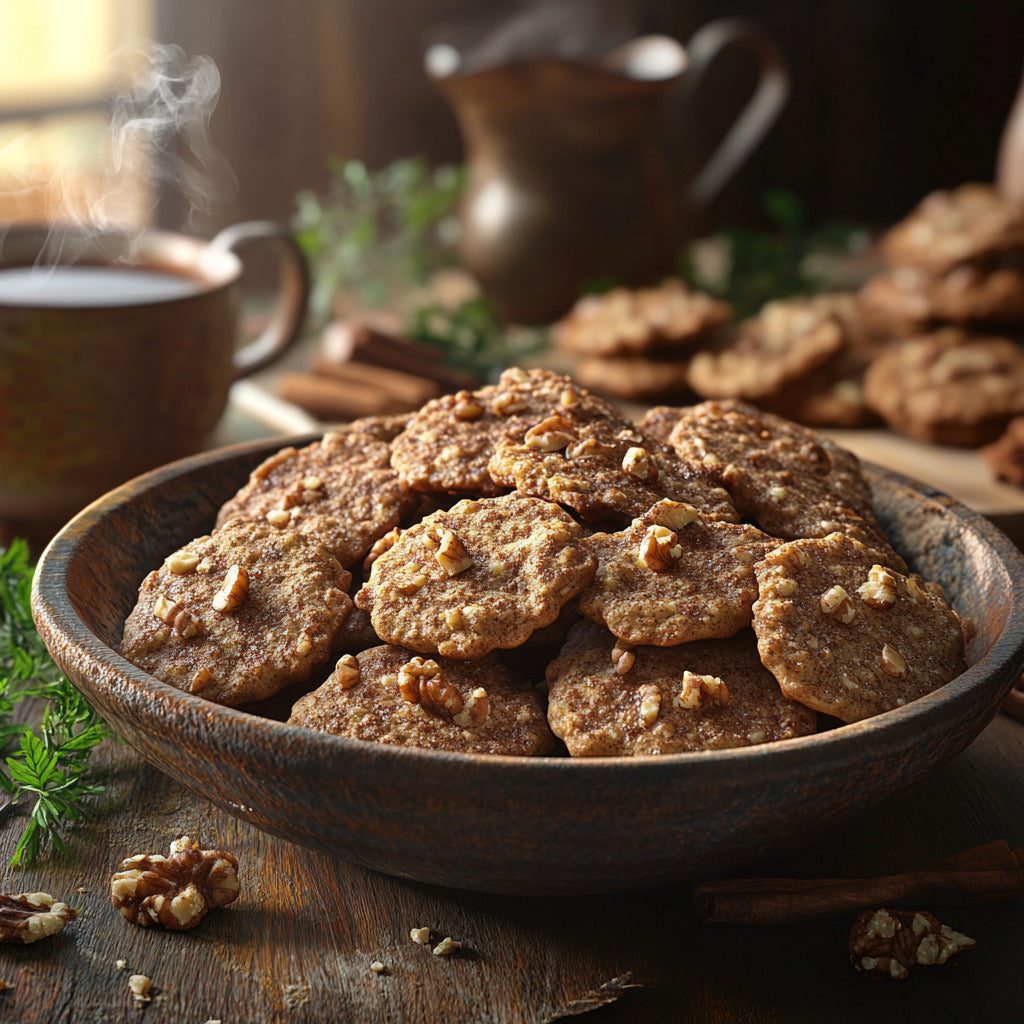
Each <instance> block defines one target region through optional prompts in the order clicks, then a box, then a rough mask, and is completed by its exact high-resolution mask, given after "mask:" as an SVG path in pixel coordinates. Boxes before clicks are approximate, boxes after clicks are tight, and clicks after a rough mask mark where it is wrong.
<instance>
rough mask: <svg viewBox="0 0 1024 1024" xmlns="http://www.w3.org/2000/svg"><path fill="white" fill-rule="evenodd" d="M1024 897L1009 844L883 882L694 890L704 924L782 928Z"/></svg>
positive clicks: (1021, 861) (1020, 861)
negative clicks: (872, 912) (875, 910)
mask: <svg viewBox="0 0 1024 1024" xmlns="http://www.w3.org/2000/svg"><path fill="white" fill-rule="evenodd" d="M1022 895H1024V849H1017V850H1012V849H1010V846H1009V844H1007V843H1006V842H1004V841H1003V840H999V841H997V842H994V843H987V844H985V845H984V846H979V847H974V848H972V849H970V850H965V851H963V852H962V853H959V854H956V855H955V856H953V857H950V858H948V859H947V860H944V861H941V862H939V863H938V864H934V865H932V866H930V867H927V868H922V869H920V870H918V871H910V872H906V873H903V874H897V875H886V876H883V877H881V878H732V879H717V880H712V881H707V882H701V883H698V884H697V885H695V886H694V892H693V898H694V906H695V907H696V909H697V913H698V915H699V916H700V917H702V918H703V919H704V920H706V921H716V922H723V923H731V924H784V923H789V922H792V921H806V920H810V919H812V918H822V917H834V916H844V915H848V914H851V913H853V914H856V913H859V912H860V911H862V910H866V909H869V908H872V907H883V906H914V907H921V906H928V905H931V904H936V903H976V902H983V901H987V900H997V899H1012V898H1014V897H1019V896H1022Z"/></svg>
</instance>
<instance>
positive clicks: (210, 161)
mask: <svg viewBox="0 0 1024 1024" xmlns="http://www.w3.org/2000/svg"><path fill="white" fill-rule="evenodd" d="M110 61H111V66H112V67H114V68H116V69H119V71H120V75H121V84H119V85H118V87H117V93H116V95H115V96H113V97H112V99H111V101H110V104H109V108H108V109H109V117H108V123H107V130H106V131H105V133H104V136H103V138H102V140H101V143H100V145H99V147H98V148H96V147H93V149H92V150H91V151H90V152H85V151H79V152H77V153H75V154H74V155H73V156H72V157H70V158H68V159H66V160H65V161H64V162H63V163H61V164H55V163H54V162H53V160H52V157H51V159H50V160H49V161H48V162H47V163H46V164H45V166H43V165H40V164H39V163H38V162H36V161H34V160H33V159H31V158H30V153H31V152H32V151H33V147H32V146H31V143H32V140H33V136H34V135H35V134H37V133H33V132H26V133H23V134H22V135H20V136H18V137H17V138H16V139H14V141H13V142H11V143H9V144H8V145H7V146H5V147H2V148H0V168H3V169H4V171H5V179H4V181H3V183H2V184H0V190H2V193H3V195H4V198H6V199H8V200H13V201H15V202H17V201H18V200H19V199H20V200H21V202H22V205H23V206H28V205H29V204H30V203H31V206H32V207H35V208H36V209H37V210H38V208H39V207H40V205H41V201H42V199H43V197H47V200H46V203H45V220H46V223H47V224H48V225H49V226H50V227H51V228H55V227H58V226H74V227H75V228H77V229H78V230H77V231H76V232H75V237H76V239H78V240H79V242H78V244H79V245H80V247H81V251H74V252H72V251H69V249H68V242H67V239H66V237H65V238H64V239H63V241H58V237H59V236H60V232H57V231H51V232H50V236H51V241H50V245H49V246H48V247H47V249H48V251H47V252H46V253H45V254H44V255H43V260H44V262H46V263H55V262H61V261H68V260H73V259H74V258H76V257H79V256H81V255H84V253H85V251H87V250H90V249H91V247H92V243H93V240H94V239H96V238H98V237H99V235H100V234H101V233H102V232H106V231H111V230H115V231H118V232H127V233H128V234H129V235H136V234H138V233H139V232H140V231H141V230H142V229H144V228H146V227H149V226H151V225H152V224H153V223H154V222H155V220H156V213H157V209H158V207H159V208H160V211H161V214H162V217H161V219H162V220H163V221H164V222H165V224H166V226H168V227H170V228H173V229H178V230H182V231H186V232H194V233H195V232H201V231H202V222H203V220H204V218H206V217H208V216H209V215H210V214H211V212H212V211H213V210H214V209H215V207H216V205H217V204H218V203H219V202H222V201H223V200H225V199H227V198H229V197H230V196H231V195H232V194H233V193H234V191H235V190H236V188H237V180H236V178H235V175H234V173H233V172H232V170H231V168H230V166H229V165H228V163H227V161H226V160H225V159H224V158H223V156H222V155H221V154H220V153H219V152H218V151H217V150H216V148H215V147H214V145H213V143H212V141H211V135H210V119H211V117H212V115H213V112H214V110H215V109H216V106H217V101H218V99H219V97H220V84H221V83H220V72H219V71H218V70H217V66H216V64H215V63H214V62H213V61H212V60H211V59H210V58H209V57H202V56H200V57H189V56H188V55H186V54H185V52H184V51H183V50H182V49H181V48H180V47H179V46H175V45H161V44H139V45H136V46H133V47H132V48H130V49H125V50H121V51H119V52H118V53H116V54H113V55H111V58H110ZM167 211H173V212H174V214H175V216H174V218H173V219H174V222H173V223H166V222H167V220H168V217H167V215H166V212H167ZM36 219H38V216H37V217H36ZM0 241H2V235H0ZM58 248H59V250H60V251H55V250H57V249H58Z"/></svg>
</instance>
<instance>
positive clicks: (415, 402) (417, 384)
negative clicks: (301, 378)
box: [313, 356, 441, 409]
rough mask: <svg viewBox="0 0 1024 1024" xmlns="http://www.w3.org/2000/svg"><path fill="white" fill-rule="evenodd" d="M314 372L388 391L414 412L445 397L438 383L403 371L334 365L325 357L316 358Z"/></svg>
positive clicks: (353, 364)
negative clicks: (424, 404) (433, 399)
mask: <svg viewBox="0 0 1024 1024" xmlns="http://www.w3.org/2000/svg"><path fill="white" fill-rule="evenodd" d="M313 372H314V373H316V374H319V375H320V376H322V377H330V378H332V379H334V380H340V381H343V382H344V383H346V384H354V385H357V386H364V387H368V388H370V389H372V390H375V391H384V392H386V393H387V394H388V395H389V396H390V397H391V398H392V399H393V400H394V401H395V402H401V403H404V404H405V405H406V406H407V407H408V408H410V409H417V408H419V406H421V405H423V403H424V402H426V401H429V399H431V398H436V397H437V396H438V395H439V394H440V393H441V388H440V385H439V384H438V383H437V382H436V381H432V380H427V379H426V378H425V377H417V376H415V375H413V374H411V373H404V372H402V371H401V370H388V369H385V368H384V367H383V366H368V365H367V364H366V363H332V362H329V361H328V360H326V359H324V358H323V357H322V356H316V357H315V358H314V359H313Z"/></svg>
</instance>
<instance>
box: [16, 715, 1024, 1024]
mask: <svg viewBox="0 0 1024 1024" xmlns="http://www.w3.org/2000/svg"><path fill="white" fill-rule="evenodd" d="M105 758H106V760H107V762H108V763H109V773H108V779H107V781H108V784H109V787H110V788H109V796H108V797H107V798H106V800H105V802H104V805H103V808H102V814H101V816H100V818H99V819H98V820H96V821H95V822H93V823H90V824H88V825H84V826H80V827H77V828H75V829H74V830H73V831H72V832H71V833H70V838H71V849H70V853H69V855H67V856H65V857H60V858H51V859H50V860H48V861H46V862H43V863H40V864H38V865H35V866H32V867H29V868H22V869H17V870H11V869H7V868H5V869H4V874H5V877H4V890H3V891H5V892H21V891H30V890H43V891H48V892H50V893H52V894H53V895H55V896H57V897H59V898H63V899H66V900H68V901H69V902H72V903H73V904H74V905H76V906H78V907H79V908H80V914H79V917H78V919H77V920H76V921H74V922H72V923H71V924H70V925H69V926H68V927H67V928H66V929H65V930H64V931H63V932H62V933H61V934H60V935H58V936H56V937H53V938H51V939H47V940H44V941H41V942H38V943H36V944H35V945H32V946H26V947H10V946H7V947H2V952H0V978H2V979H3V980H4V981H5V982H6V983H7V984H8V985H11V986H13V987H12V988H11V989H10V990H8V991H5V992H2V993H0V1020H4V1021H7V1020H11V1021H19V1022H23V1024H86V1022H100V1021H102V1022H105V1024H117V1022H121V1021H131V1022H138V1021H140V1020H142V1021H145V1022H146V1024H163V1022H168V1024H203V1022H205V1021H213V1020H219V1021H222V1022H223V1024H271V1022H273V1024H277V1022H281V1024H331V1022H337V1021H358V1022H367V1024H375V1022H406V1021H426V1022H432V1021H438V1022H441V1021H444V1022H450V1024H461V1022H466V1024H470V1022H472V1024H486V1022H495V1024H541V1022H548V1021H553V1020H557V1019H562V1018H565V1017H570V1016H574V1015H577V1014H582V1013H584V1012H589V1017H588V1019H589V1020H592V1021H593V1022H594V1024H612V1022H635V1024H641V1022H644V1024H647V1022H661V1021H686V1022H691V1024H698V1022H708V1024H711V1022H714V1024H725V1022H730V1024H731V1022H736V1021H749V1022H758V1024H774V1022H780V1024H781V1022H787V1024H788V1022H805V1021H806V1022H813V1024H821V1022H823V1021H830V1022H833V1021H835V1022H844V1021H849V1022H861V1021H871V1022H873V1024H885V1022H890V1021H891V1022H894V1024H897V1022H898V1024H904V1022H906V1021H908V1020H914V1021H927V1022H929V1024H941V1022H945V1021H949V1022H962V1021H972V1022H978V1024H989V1022H990V1024H1006V1022H1012V1021H1020V1020H1024V901H1020V900H1017V901H1013V900H1010V901H1004V902H995V903H987V904H975V905H970V906H950V907H935V906H933V907H925V908H916V909H928V910H931V911H932V912H934V913H936V916H938V917H939V919H940V920H941V921H943V922H944V923H948V924H950V925H951V926H952V927H954V928H956V929H957V930H960V931H963V932H965V933H966V934H968V935H970V936H972V937H974V938H975V939H976V940H977V943H978V944H977V947H976V948H974V949H972V950H968V951H965V952H963V953H961V954H959V956H958V957H955V958H954V959H953V960H952V961H951V962H950V963H949V964H947V965H946V966H944V967H929V968H924V967H921V968H916V969H915V970H914V971H912V972H911V975H910V977H909V978H908V979H906V980H905V981H902V982H889V981H875V980H871V979H868V978H866V977H864V976H862V975H860V974H858V973H857V972H856V971H855V970H854V969H853V968H852V967H851V966H850V963H849V961H848V957H847V945H846V943H847V931H848V929H849V926H850V923H851V921H850V918H849V917H846V916H844V917H841V918H839V919H835V920H831V919H830V920H823V921H817V922H813V923H803V924H788V925H774V926H760V927H749V926H735V925H711V924H706V923H702V922H700V921H698V920H696V918H695V913H694V911H693V909H692V902H691V900H692V891H691V886H690V885H678V886H672V887H669V888H662V889H659V890H656V891H652V892H638V893H631V894H625V895H622V894H620V895H614V896H600V895H595V896H580V897H575V896H574V897H561V898H551V897H544V898H524V897H515V898H513V897H505V896H486V895H478V894H472V893H464V892H455V891H446V890H442V889H438V888H432V887H428V886H424V885H419V884H415V883H411V882H406V881H401V880H397V879H393V878H388V877H385V876H382V875H377V874H374V873H372V872H370V871H367V870H364V869H362V868H359V867H354V866H350V865H348V864H345V863H343V862H341V861H336V860H333V859H332V858H330V857H328V856H324V855H320V854H315V853H311V852H308V851H306V850H304V849H301V848H299V847H296V846H293V845H291V844H289V843H288V842H285V841H284V840H281V839H278V838H274V837H271V836H268V835H265V834H263V833H261V832H259V831H257V830H256V829H254V828H253V827H251V826H249V825H247V824H244V823H243V822H241V821H239V820H237V819H235V818H233V817H232V816H230V815H228V814H227V813H225V812H222V811H220V810H216V809H214V808H212V807H211V806H210V805H209V804H207V803H205V802H204V801H203V800H202V799H201V798H200V797H199V796H196V795H194V794H193V793H191V792H189V791H187V790H185V789H183V788H181V787H180V786H179V785H177V784H176V783H173V782H171V781H169V780H168V779H167V778H166V777H164V776H163V775H161V774H160V773H159V772H158V771H156V770H154V769H153V768H151V767H149V766H148V765H146V764H145V763H144V762H142V761H141V760H140V759H139V758H138V757H137V756H136V755H135V754H134V753H133V752H132V751H131V750H129V749H128V748H126V747H124V746H120V745H118V744H115V743H113V742H111V743H110V744H108V745H107V749H106V750H105ZM19 831H20V823H18V822H17V820H8V821H6V822H5V823H4V825H3V828H2V831H0V860H2V861H3V862H4V864H6V862H7V860H8V859H9V857H10V855H11V852H12V850H13V848H14V844H15V842H16V840H17V836H18V833H19ZM183 834H187V835H190V836H192V837H194V838H198V839H200V840H201V841H202V843H203V844H204V845H207V844H211V845H217V846H221V847H223V848H225V849H227V850H229V851H231V852H233V853H234V854H235V855H236V856H237V857H238V860H239V863H240V875H241V879H242V893H241V896H240V898H239V899H238V900H237V902H236V903H234V904H232V905H231V906H229V907H226V908H223V909H220V910H215V911H212V912H211V913H210V914H209V915H208V916H207V918H206V919H205V920H204V921H203V922H202V923H201V924H200V925H199V927H198V928H196V929H195V930H194V931H191V932H166V931H163V930H158V929H143V928H140V927H137V926H133V925H130V924H128V923H127V922H126V921H125V920H123V919H122V918H121V917H120V915H119V914H118V913H117V912H116V911H115V910H114V909H113V907H112V906H111V905H110V902H109V896H108V890H109V880H110V875H111V873H112V872H113V871H114V870H116V869H117V867H118V863H119V861H120V859H121V858H122V857H124V856H128V855H131V854H135V853H155V852H164V853H166V852H167V847H168V845H169V844H170V842H171V841H172V840H173V839H175V838H176V837H178V836H181V835H183ZM997 838H1003V839H1006V840H1007V841H1008V842H1009V843H1010V844H1011V845H1013V846H1015V847H1016V846H1024V724H1021V723H1020V722H1017V721H1015V720H1013V719H1011V718H1009V717H1007V716H1005V715H999V716H997V717H996V719H995V720H994V721H993V722H992V723H991V725H990V726H989V727H988V728H987V729H986V730H985V731H984V732H983V733H982V735H981V736H980V737H979V738H978V739H977V740H976V741H975V743H974V744H972V745H971V746H970V747H969V748H968V749H967V750H966V751H965V752H964V753H962V754H961V755H960V756H959V757H957V758H956V759H955V760H954V761H953V762H951V763H950V764H949V765H947V766H946V767H945V768H943V769H942V770H940V771H939V772H938V774H937V775H935V776H933V777H932V778H931V779H930V780H929V781H928V782H927V783H925V784H924V785H923V786H921V787H920V788H919V789H918V790H916V791H915V792H914V793H912V794H911V795H909V796H907V797H905V798H903V799H901V800H899V801H896V802H893V803H892V804H891V805H890V806H886V807H881V808H878V809H877V810H875V811H874V812H873V813H872V814H871V815H870V817H868V818H867V819H866V820H864V821H863V822H862V823H860V824H858V825H857V826H855V827H853V828H850V829H849V830H848V831H846V832H844V833H842V834H841V835H838V836H835V837H834V838H832V839H831V840H829V841H828V842H822V843H820V844H818V845H816V846H814V847H812V848H810V849H805V850H803V851H800V852H797V853H794V854H792V855H791V856H788V857H786V858H784V859H783V860H780V861H778V862H776V863H773V864H765V865H759V866H758V867H757V868H756V869H754V870H753V871H751V874H782V875H787V876H790V875H792V876H815V875H817V876H826V875H829V876H850V877H860V876H868V875H878V874H888V873H891V872H894V871H901V870H909V869H912V868H915V867H918V866H922V865H924V864H927V863H930V862H932V861H935V860H938V859H940V858H942V857H945V856H947V855H949V854H951V853H954V852H956V851H958V850H960V849H963V848H967V847H970V846H974V845H977V844H980V843H983V842H986V841H988V840H991V839H997ZM413 927H429V928H430V929H431V932H432V934H433V936H434V937H435V941H436V940H439V939H441V938H443V937H445V936H451V937H452V938H454V939H457V940H458V941H460V942H462V943H463V949H462V950H461V951H460V952H459V953H458V954H456V955H453V956H450V957H441V956H434V955H433V954H432V952H431V949H430V948H429V947H424V946H420V945H416V944H415V943H413V942H412V941H411V940H410V938H409V932H410V929H411V928H413ZM375 960H379V961H380V962H381V963H383V964H384V965H385V968H386V969H385V971H384V972H383V973H379V974H378V973H376V972H374V971H373V970H371V968H370V964H371V963H372V962H373V961H375ZM118 961H123V962H124V967H123V968H121V967H119V966H118ZM132 973H141V974H145V975H147V976H148V977H149V978H151V979H152V982H153V986H154V989H153V999H152V1002H151V1003H150V1004H148V1005H147V1006H146V1007H145V1009H144V1011H142V1013H141V1014H140V1010H139V1008H137V1007H136V1005H135V1004H134V1001H133V999H132V997H131V995H130V993H129V989H128V977H129V975H130V974H132ZM629 985H633V986H636V987H634V988H630V987H628V986H629ZM602 1003H607V1005H604V1006H603V1007H602Z"/></svg>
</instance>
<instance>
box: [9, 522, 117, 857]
mask: <svg viewBox="0 0 1024 1024" xmlns="http://www.w3.org/2000/svg"><path fill="white" fill-rule="evenodd" d="M33 573H34V567H33V565H32V562H31V558H30V555H29V549H28V545H27V544H26V543H25V542H24V541H22V540H14V541H12V543H11V544H10V546H9V547H8V548H7V550H6V551H2V552H0V748H2V749H3V750H4V751H9V753H8V755H7V757H6V759H5V764H6V770H4V769H2V768H0V788H2V789H3V790H4V791H5V792H6V793H8V794H9V799H10V803H11V804H13V805H16V806H19V807H24V808H26V809H27V807H28V805H29V804H31V810H28V811H27V813H28V822H27V823H26V825H25V829H24V832H23V833H22V835H21V838H20V839H19V840H18V845H17V846H16V847H15V850H14V854H13V856H12V857H11V865H12V866H16V865H18V864H20V863H22V862H31V861H33V860H35V859H36V858H38V857H39V856H41V855H42V854H43V853H45V852H46V851H47V850H48V849H53V850H55V851H57V852H63V851H64V849H65V846H64V842H63V840H62V838H61V831H62V829H63V828H64V826H65V825H66V824H67V823H69V822H74V821H79V820H81V819H82V818H83V817H85V815H86V812H87V807H88V800H89V798H90V797H93V796H96V795H97V794H98V793H100V792H102V788H103V787H102V786H100V785H98V784H96V783H95V782H93V781H92V780H91V778H90V770H89V759H90V755H91V753H92V751H93V748H95V747H96V746H97V744H99V743H101V742H102V741H103V740H104V739H106V738H107V737H108V736H109V735H110V731H109V729H108V728H107V726H106V725H105V724H104V723H103V721H102V720H101V719H100V718H99V717H98V716H97V715H96V713H95V712H94V711H93V710H92V708H90V707H89V705H88V704H87V703H86V702H85V700H84V698H83V697H82V695H81V694H80V693H79V692H78V691H77V690H76V689H75V688H74V686H73V685H72V683H71V681H70V680H69V679H68V678H67V677H66V676H64V675H62V674H61V672H60V670H59V669H58V668H57V666H56V665H55V664H54V662H53V660H52V659H51V658H50V655H49V652H48V651H47V650H46V647H45V645H44V644H43V641H42V639H41V638H40V636H39V633H38V632H37V631H36V628H35V624H34V623H33V621H32V610H31V605H30V593H31V588H32V576H33ZM26 700H29V701H34V702H35V703H36V705H41V707H42V719H41V722H40V724H39V726H38V729H34V728H33V727H32V725H31V724H30V723H28V722H25V721H18V720H16V716H17V714H18V713H19V712H20V711H21V710H22V708H21V705H22V702H24V701H26Z"/></svg>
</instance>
